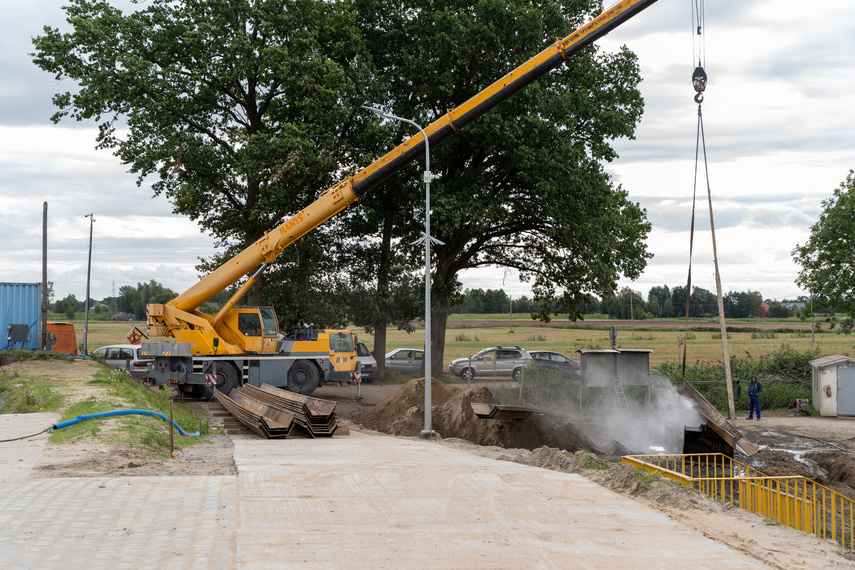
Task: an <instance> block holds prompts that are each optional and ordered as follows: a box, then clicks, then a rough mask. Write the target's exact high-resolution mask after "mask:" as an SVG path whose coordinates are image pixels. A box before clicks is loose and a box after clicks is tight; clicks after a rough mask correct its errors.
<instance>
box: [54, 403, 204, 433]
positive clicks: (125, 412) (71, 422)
mask: <svg viewBox="0 0 855 570" xmlns="http://www.w3.org/2000/svg"><path fill="white" fill-rule="evenodd" d="M131 414H139V415H142V416H156V417H158V418H160V419H162V420H163V421H167V422H168V421H169V418H167V417H166V416H164V415H163V414H161V413H159V412H152V411H151V410H114V411H112V412H100V413H98V414H87V415H84V416H77V417H76V418H74V419H73V420H66V421H64V422H59V423H58V424H54V425H53V426H52V427H53V429H62V428H64V427H68V426H73V425H74V424H79V423H80V422H82V421H83V420H91V419H92V418H106V417H109V416H129V415H131ZM172 425H174V426H175V429H177V430H178V433H180V434H181V435H188V436H190V437H198V436H199V432H198V431H197V432H196V433H187V432H186V431H184V430H183V429H181V426H179V425H178V424H177V423H175V422H172Z"/></svg>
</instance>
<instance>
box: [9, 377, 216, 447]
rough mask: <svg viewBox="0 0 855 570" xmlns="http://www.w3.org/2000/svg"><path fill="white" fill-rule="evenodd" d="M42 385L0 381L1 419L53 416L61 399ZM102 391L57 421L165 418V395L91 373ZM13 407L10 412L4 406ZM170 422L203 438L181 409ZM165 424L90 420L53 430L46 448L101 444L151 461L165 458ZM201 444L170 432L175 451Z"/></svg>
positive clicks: (32, 381)
mask: <svg viewBox="0 0 855 570" xmlns="http://www.w3.org/2000/svg"><path fill="white" fill-rule="evenodd" d="M40 381H41V382H44V379H43V378H41V379H38V380H37V379H29V378H23V377H19V376H14V375H13V376H11V377H9V376H0V391H2V394H3V395H4V396H5V399H4V402H3V410H4V412H6V413H29V412H43V411H56V410H58V409H59V408H60V406H61V403H62V395H60V394H59V393H58V392H57V391H56V390H55V389H54V388H52V387H50V386H48V385H46V384H44V383H39V382H40ZM89 383H90V384H92V385H96V386H102V387H104V390H103V391H102V392H101V393H100V394H99V395H98V396H97V397H95V396H93V397H90V398H88V399H86V400H84V401H82V402H78V403H76V404H74V405H72V406H70V407H69V408H67V409H66V410H65V411H64V412H62V414H61V417H60V421H66V420H70V419H74V418H76V417H77V416H81V415H87V414H96V413H100V412H108V411H113V410H129V409H141V410H151V411H155V412H159V413H162V414H164V415H165V416H166V417H169V405H170V398H169V392H167V391H160V392H153V391H151V390H149V389H148V388H146V387H144V386H142V385H141V384H140V383H139V382H137V381H136V380H134V379H133V378H131V377H130V376H129V375H128V374H127V373H126V372H124V371H122V370H116V369H114V368H108V367H106V366H105V367H104V368H103V369H101V370H99V371H97V372H96V373H95V377H94V379H93V380H92V381H90V382H89ZM11 403H14V404H15V406H14V410H16V411H14V412H13V408H12V406H10V405H9V404H11ZM173 418H174V421H175V422H176V423H177V424H178V425H179V426H181V428H182V429H184V430H185V431H186V432H188V433H193V432H196V431H199V430H200V429H201V431H202V432H203V433H207V431H208V430H207V427H206V426H202V425H200V421H199V418H198V417H197V416H196V415H195V414H194V413H193V412H192V411H191V410H190V409H189V408H187V407H186V406H184V405H182V404H178V403H174V404H173ZM169 427H170V426H169V422H168V421H164V420H162V419H160V418H156V417H151V416H144V415H137V414H134V415H128V416H116V417H110V418H93V419H88V420H83V421H82V422H80V423H78V424H75V425H72V426H68V427H66V428H62V429H59V430H56V431H54V432H52V433H51V435H50V438H49V441H50V442H51V443H64V442H71V441H81V440H82V441H92V440H97V441H101V442H104V443H123V444H129V445H134V446H140V447H143V448H146V449H148V450H150V451H151V452H152V453H153V454H154V455H156V456H163V457H165V456H166V455H167V454H168V451H169ZM200 441H202V440H200V439H198V438H191V437H182V436H180V435H179V434H178V431H177V430H176V431H175V434H174V448H175V449H182V448H183V447H186V446H188V445H193V444H196V443H199V442H200Z"/></svg>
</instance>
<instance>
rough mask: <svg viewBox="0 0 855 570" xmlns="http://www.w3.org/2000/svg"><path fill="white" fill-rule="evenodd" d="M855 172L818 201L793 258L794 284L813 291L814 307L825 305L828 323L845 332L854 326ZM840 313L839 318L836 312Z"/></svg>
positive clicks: (820, 307) (823, 307)
mask: <svg viewBox="0 0 855 570" xmlns="http://www.w3.org/2000/svg"><path fill="white" fill-rule="evenodd" d="M853 176H855V173H853V171H852V170H850V171H849V174H848V175H847V176H846V180H845V181H844V182H842V183H841V184H840V186H839V187H838V188H836V189H835V190H834V195H833V196H832V197H831V198H829V199H827V200H823V202H822V213H820V215H819V220H818V221H817V222H816V223H815V224H814V225H813V226H811V229H810V238H808V241H807V242H806V243H805V244H804V245H796V248H795V249H794V250H793V251H792V256H793V260H794V261H795V262H796V263H798V264H799V265H800V266H801V271H799V275H798V277H797V278H796V284H797V285H799V286H800V287H803V288H804V289H808V290H810V291H811V293H812V294H813V306H814V309H816V308H819V309H826V310H827V311H826V320H827V321H828V322H829V324H830V325H831V326H832V327H834V326H838V325H839V326H840V328H841V330H843V332H845V333H847V334H848V333H850V332H852V328H853V327H854V326H855V253H853V252H855V177H853ZM837 313H840V314H841V315H843V316H842V318H841V317H840V316H838V314H837Z"/></svg>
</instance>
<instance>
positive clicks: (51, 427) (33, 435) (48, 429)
mask: <svg viewBox="0 0 855 570" xmlns="http://www.w3.org/2000/svg"><path fill="white" fill-rule="evenodd" d="M52 429H53V426H48V427H46V428H45V429H43V430H42V431H40V432H39V433H34V434H32V435H22V436H21V437H13V438H12V439H0V443H6V442H7V441H18V440H19V439H29V438H31V437H36V436H37V435H42V434H43V433H44V432H46V431H50V430H52Z"/></svg>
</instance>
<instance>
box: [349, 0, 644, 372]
mask: <svg viewBox="0 0 855 570" xmlns="http://www.w3.org/2000/svg"><path fill="white" fill-rule="evenodd" d="M354 4H355V6H356V7H357V11H358V13H359V23H360V26H361V27H362V29H363V31H364V33H365V38H366V42H367V46H368V49H369V51H370V52H371V53H372V55H373V57H374V60H373V61H374V63H375V66H376V68H377V72H378V78H383V79H382V80H383V81H385V83H386V87H385V88H384V89H383V91H384V92H385V94H386V95H385V97H384V98H382V99H378V100H377V101H376V102H377V103H378V104H381V105H385V106H386V107H387V108H388V109H390V110H391V111H392V112H393V113H394V114H396V115H398V116H402V117H407V118H409V119H412V120H415V121H416V122H418V123H420V124H427V123H429V122H431V121H432V120H434V119H436V118H437V117H439V116H441V115H442V114H443V113H445V111H446V109H449V108H453V107H456V106H458V105H460V104H461V103H463V102H464V101H466V100H467V99H468V98H469V97H471V96H472V95H474V94H475V93H477V92H478V91H479V90H480V89H482V88H484V87H486V86H487V85H489V84H490V83H492V82H493V81H494V80H496V79H497V78H499V77H500V76H501V75H503V74H504V73H506V72H508V71H510V69H512V68H513V67H514V66H516V65H518V64H520V63H522V62H524V61H525V60H526V59H528V58H530V57H531V56H532V55H534V54H535V53H537V52H538V51H540V50H541V49H543V48H544V47H545V44H546V43H547V42H548V41H549V38H554V37H562V36H565V35H567V34H569V33H570V32H571V31H572V30H573V29H574V28H576V27H578V26H579V25H580V24H582V23H584V21H586V20H587V19H588V18H590V17H591V16H592V15H593V14H595V13H596V12H598V11H599V9H600V8H601V4H600V3H599V2H596V1H591V0H541V1H528V0H511V1H507V0H480V1H478V2H476V3H474V4H473V3H465V4H464V3H461V2H458V1H454V0H417V1H416V2H411V3H410V4H408V9H407V10H399V9H397V6H398V4H396V3H395V2H392V1H391V0H355V2H354ZM639 80H640V78H639V73H638V66H637V63H636V58H635V56H634V54H632V53H631V52H629V51H628V50H626V49H620V50H619V51H617V52H615V53H604V52H603V51H601V50H600V49H599V48H597V47H590V48H586V49H584V50H582V51H581V52H580V53H578V54H576V55H575V56H574V57H573V58H571V59H570V60H569V61H568V62H567V64H566V65H565V66H563V67H561V68H559V69H557V70H555V71H553V72H552V73H550V74H549V75H547V76H546V77H544V78H542V79H540V80H539V81H537V82H535V83H534V84H532V85H530V86H529V87H527V88H526V89H525V90H523V91H522V92H520V93H517V94H516V95H515V96H514V97H513V98H511V99H510V100H508V101H506V102H504V103H503V104H501V105H500V106H498V107H497V108H495V109H494V110H492V111H491V112H490V113H488V114H487V115H485V116H484V117H482V118H480V119H479V120H478V121H475V122H474V123H472V124H470V125H468V126H467V127H466V129H465V130H463V131H462V132H461V133H459V134H457V135H455V136H454V137H453V138H451V139H449V140H448V141H446V142H445V143H443V145H442V146H440V147H438V148H437V149H436V150H434V149H431V167H432V170H433V171H434V173H435V174H438V175H439V178H438V179H437V180H435V181H434V183H433V184H432V186H431V202H432V220H433V224H432V233H433V235H434V237H436V238H438V239H439V240H441V241H442V242H444V245H439V246H436V247H435V248H434V250H433V251H434V252H435V257H434V260H433V267H434V274H433V287H432V300H433V306H432V323H431V330H432V340H431V343H432V347H433V351H432V356H431V361H432V362H433V363H436V366H435V367H434V370H433V373H434V374H437V373H438V372H440V367H441V363H442V355H443V350H444V344H445V343H444V339H445V330H446V320H447V315H448V313H449V306H450V301H451V299H453V298H454V296H455V295H457V294H458V293H459V289H460V283H459V281H458V275H459V273H460V272H461V271H464V270H466V269H471V268H477V267H483V266H504V267H511V268H514V269H516V270H517V271H518V272H519V274H520V276H521V277H522V278H523V279H528V280H530V281H531V282H532V285H533V290H534V292H535V295H536V300H539V301H542V302H541V303H539V306H540V307H541V308H542V309H541V311H540V314H539V315H538V316H539V317H540V318H542V319H548V318H549V312H550V311H551V312H554V313H558V312H561V313H568V314H569V316H570V318H573V319H575V318H577V317H579V316H581V314H580V311H581V310H583V309H580V308H583V307H584V300H585V298H586V293H594V294H597V295H600V296H610V295H612V294H614V291H615V288H616V281H617V279H618V277H619V276H620V275H625V276H627V277H630V278H634V277H637V276H638V275H639V274H640V272H641V270H642V269H643V268H644V266H645V264H646V259H647V258H649V257H650V254H649V253H648V252H647V249H646V246H645V244H644V239H645V237H646V236H647V233H648V232H649V230H650V224H649V222H648V221H647V219H646V214H645V212H644V210H643V209H642V208H640V207H639V206H638V205H637V204H635V203H632V202H631V201H630V200H628V198H627V193H626V192H625V191H623V190H622V189H621V188H619V187H616V186H615V185H614V184H613V183H612V181H611V180H610V178H609V176H608V174H607V173H606V172H605V171H604V168H603V163H605V162H608V161H611V160H612V159H614V158H615V157H616V153H615V151H614V149H613V148H612V146H611V144H610V143H611V141H612V140H614V139H616V138H619V137H632V136H633V133H634V130H635V126H636V123H637V121H638V120H639V118H640V116H641V112H642V107H643V103H642V99H641V96H640V94H639V92H638V90H637V84H638V82H639ZM399 128H401V129H409V127H407V126H401V127H399ZM410 134H412V133H410ZM421 170H422V167H421V165H418V166H415V165H413V166H411V167H410V168H409V169H408V171H409V172H410V175H411V176H413V177H414V178H416V177H417V176H418V173H419V172H420V171H421ZM421 214H422V215H423V212H422V213H421ZM411 218H412V223H411V224H410V225H409V226H408V228H407V230H408V232H409V236H408V237H407V238H406V239H407V240H411V239H412V238H415V237H416V236H417V235H418V233H419V232H420V231H421V228H422V225H421V224H422V223H423V222H422V219H421V215H417V216H411Z"/></svg>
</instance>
